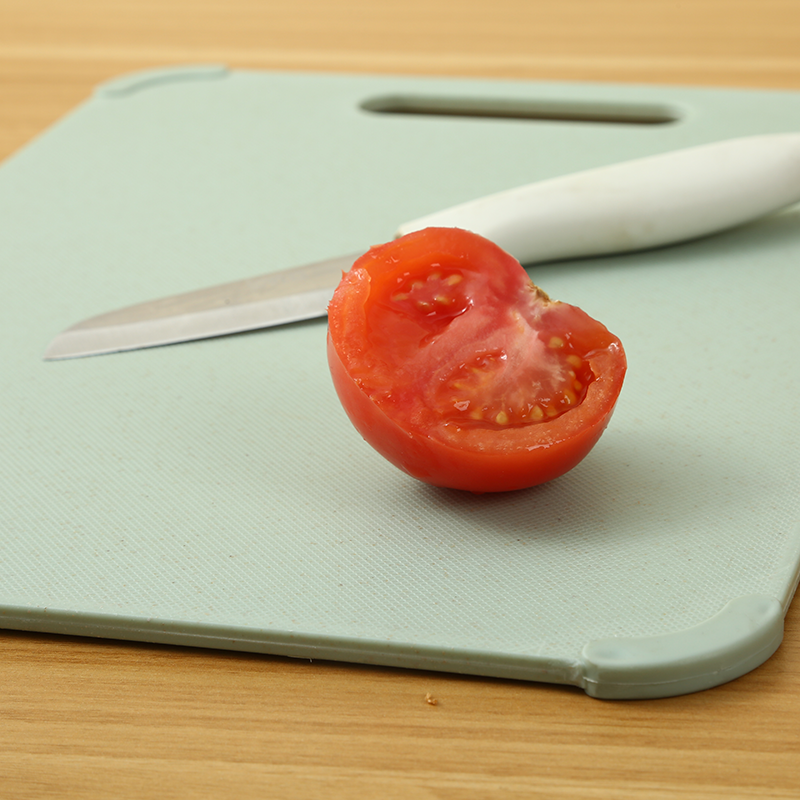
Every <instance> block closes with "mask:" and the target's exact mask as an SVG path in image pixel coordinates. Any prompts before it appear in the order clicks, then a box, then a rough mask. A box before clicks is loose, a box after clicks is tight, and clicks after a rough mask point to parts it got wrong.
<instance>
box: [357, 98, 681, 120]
mask: <svg viewBox="0 0 800 800" xmlns="http://www.w3.org/2000/svg"><path fill="white" fill-rule="evenodd" d="M361 108H362V109H363V110H364V111H369V112H372V113H375V114H408V115H422V116H434V117H479V118H489V119H522V120H538V121H548V122H599V123H613V124H617V125H619V124H625V125H669V124H671V123H675V122H678V121H679V120H680V119H681V114H680V112H679V111H678V110H677V109H675V108H670V107H669V106H666V105H655V104H650V103H622V102H619V103H615V102H603V101H588V100H587V101H582V100H526V99H517V98H507V99H503V98H495V97H483V98H481V97H434V96H426V95H407V94H406V95H385V96H381V97H371V98H369V99H368V100H365V101H364V102H362V103H361Z"/></svg>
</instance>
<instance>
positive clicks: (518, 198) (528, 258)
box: [398, 133, 800, 264]
mask: <svg viewBox="0 0 800 800" xmlns="http://www.w3.org/2000/svg"><path fill="white" fill-rule="evenodd" d="M798 200H800V134H795V133H782V134H768V135H763V136H749V137H745V138H741V139H730V140H727V141H723V142H717V143H714V144H707V145H701V146H699V147H691V148H688V149H685V150H676V151H674V152H671V153H665V154H663V155H656V156H649V157H647V158H640V159H636V160H634V161H626V162H623V163H621V164H614V165H612V166H607V167H600V168H598V169H592V170H587V171H586V172H578V173H575V174H573V175H567V176H565V177H563V178H554V179H551V180H545V181H541V182H539V183H532V184H529V185H527V186H520V187H518V188H516V189H510V190H508V191H504V192H499V193H498V194H493V195H489V196H487V197H483V198H481V199H479V200H473V201H471V202H468V203H463V204H461V205H458V206H454V207H452V208H449V209H446V210H444V211H439V212H437V213H435V214H430V215H428V216H426V217H421V218H420V219H416V220H414V221H412V222H408V223H406V224H405V225H403V226H401V228H400V229H399V231H398V235H403V234H406V233H410V232H411V231H414V230H419V229H421V228H427V227H430V226H443V227H457V228H466V229H468V230H471V231H474V232H475V233H479V234H481V235H482V236H485V237H486V238H488V239H491V240H492V241H494V242H495V243H496V244H498V245H499V246H500V247H502V248H503V249H504V250H507V251H508V252H510V253H511V254H512V255H514V256H515V257H516V258H517V259H518V260H520V261H522V262H523V263H528V264H531V263H535V262H541V261H553V260H557V259H565V258H578V257H581V256H588V255H601V254H604V253H618V252H623V251H627V250H642V249H646V248H648V247H657V246H659V245H665V244H671V243H673V242H679V241H684V240H686V239H693V238H695V237H698V236H703V235H706V234H710V233H715V232H717V231H721V230H724V229H725V228H730V227H732V226H734V225H739V224H741V223H743V222H747V221H749V220H753V219H756V218H758V217H760V216H763V215H764V214H768V213H770V212H772V211H776V210H778V209H780V208H783V207H785V206H787V205H790V204H791V203H794V202H797V201H798Z"/></svg>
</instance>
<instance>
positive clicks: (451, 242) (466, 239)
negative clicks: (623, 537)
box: [328, 228, 626, 492]
mask: <svg viewBox="0 0 800 800" xmlns="http://www.w3.org/2000/svg"><path fill="white" fill-rule="evenodd" d="M328 319H329V328H328V360H329V364H330V368H331V375H332V377H333V382H334V386H335V388H336V390H337V393H338V395H339V398H340V400H341V402H342V405H343V406H344V409H345V411H346V412H347V414H348V416H349V417H350V419H351V421H352V422H353V424H354V425H355V427H356V428H357V430H358V431H359V432H360V433H361V435H362V436H363V437H364V438H365V439H366V441H367V442H369V443H370V444H371V445H372V446H373V447H374V448H375V449H376V450H378V452H380V453H382V454H383V455H384V456H385V457H386V458H388V459H389V460H390V461H391V462H392V463H394V464H395V465H396V466H398V467H400V469H402V470H404V471H405V472H407V473H408V474H410V475H412V476H413V477H415V478H418V479H420V480H423V481H426V482H428V483H432V484H434V485H437V486H444V487H449V488H456V489H466V490H469V491H473V492H491V491H508V490H513V489H520V488H525V487H528V486H534V485H536V484H539V483H543V482H545V481H548V480H552V479H553V478H556V477H558V476H559V475H562V474H563V473H564V472H566V471H568V470H569V469H572V467H574V466H575V465H576V464H577V463H579V462H580V461H581V460H582V459H583V458H584V457H585V456H586V455H587V454H588V452H589V450H591V448H592V447H593V446H594V444H595V443H596V442H597V440H598V439H599V437H600V435H601V433H602V432H603V430H604V429H605V427H606V425H607V424H608V421H609V419H610V417H611V414H612V412H613V410H614V406H615V403H616V400H617V397H618V395H619V392H620V389H621V388H622V382H623V378H624V375H625V369H626V361H625V353H624V351H623V348H622V345H621V343H620V341H619V339H618V338H617V337H616V336H614V335H613V334H611V333H609V331H608V330H607V329H606V328H605V326H603V325H602V324H601V323H599V322H597V321H596V320H594V319H592V318H591V317H589V316H588V315H587V314H586V313H584V312H583V311H581V310H580V309H579V308H577V307H575V306H571V305H568V304H566V303H560V302H558V301H552V300H550V298H549V297H548V296H547V295H546V294H545V293H544V292H543V291H542V290H541V289H539V288H538V287H536V286H535V285H534V284H533V283H532V282H531V281H530V279H529V277H528V275H527V273H526V272H525V270H524V269H523V268H522V267H521V266H520V264H519V262H517V261H516V260H515V259H514V258H513V257H512V256H510V255H509V254H508V253H506V252H504V251H503V250H502V249H500V248H499V247H497V245H495V244H493V243H492V242H490V241H488V240H487V239H484V238H482V237H480V236H478V235H476V234H473V233H470V232H468V231H463V230H459V229H456V228H428V229H426V230H424V231H418V232H416V233H411V234H408V235H407V236H404V237H401V238H400V239H396V240H394V241H392V242H389V243H388V244H385V245H380V246H377V247H374V248H372V249H371V250H369V251H368V252H367V253H366V254H365V255H363V256H362V257H361V258H359V259H358V260H357V261H356V263H355V264H354V265H353V268H352V269H351V270H350V272H348V273H346V274H345V275H344V276H343V278H342V282H341V283H340V285H339V287H338V288H337V290H336V292H335V294H334V297H333V300H332V301H331V304H330V306H329V309H328Z"/></svg>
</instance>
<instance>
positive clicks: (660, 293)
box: [0, 65, 800, 698]
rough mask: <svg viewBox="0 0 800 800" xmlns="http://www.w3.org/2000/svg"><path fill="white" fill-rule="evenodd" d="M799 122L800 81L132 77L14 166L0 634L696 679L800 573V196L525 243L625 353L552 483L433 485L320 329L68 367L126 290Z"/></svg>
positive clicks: (588, 683) (542, 271)
mask: <svg viewBox="0 0 800 800" xmlns="http://www.w3.org/2000/svg"><path fill="white" fill-rule="evenodd" d="M797 129H800V95H797V94H794V93H788V92H748V91H718V90H702V89H688V88H679V87H674V88H670V87H661V88H654V87H649V86H641V87H638V86H615V85H599V84H591V85H589V84H583V85H582V84H570V83H537V82H521V81H506V82H498V81H474V80H466V81H461V80H438V79H420V78H415V79H406V78H390V77H368V76H359V77H355V76H340V75H337V76H334V75H313V74H287V73H263V72H247V71H241V72H230V71H227V70H225V69H224V68H222V67H216V66H213V65H211V66H199V67H188V68H186V69H178V70H169V71H165V72H152V73H144V74H137V75H133V76H127V77H123V78H121V79H119V80H117V81H112V82H111V83H108V84H106V85H104V86H101V87H99V88H98V90H97V91H96V92H95V94H94V95H93V96H92V97H91V98H90V99H89V100H87V101H86V102H85V103H84V104H82V105H81V106H80V107H78V108H77V109H75V110H74V112H73V113H71V114H70V115H68V116H67V117H66V118H65V119H63V120H61V121H60V122H58V123H57V124H56V125H55V126H54V127H53V128H52V129H50V130H48V131H46V132H45V133H43V134H42V135H41V136H40V137H38V138H37V139H36V140H35V141H33V142H31V143H30V144H29V145H28V146H26V147H25V148H23V149H22V150H21V151H20V152H18V153H16V154H15V155H14V156H12V157H11V158H9V159H8V160H7V161H6V162H5V163H4V164H3V165H2V166H1V167H0V265H1V266H0V270H1V272H0V274H1V275H2V288H3V292H2V297H3V299H4V309H3V313H2V314H1V315H0V326H1V328H2V334H1V335H0V353H1V354H2V360H1V361H0V363H2V372H0V398H1V402H0V420H1V421H2V422H1V424H2V448H1V449H0V469H1V470H2V481H0V626H2V627H5V628H8V629H19V630H31V631H47V632H56V633H64V634H80V635H87V636H97V637H115V638H121V639H130V640H141V641H148V642H165V643H172V644H185V645H199V646H203V647H215V648H228V649H234V650H247V651H253V652H262V653H271V654H279V655H285V656H295V657H298V658H325V659H336V660H342V661H353V662H360V663H370V664H383V665H394V666H398V667H413V668H424V669H431V670H443V671H451V672H457V673H466V674H474V675H486V676H501V677H506V678H515V679H522V680H530V681H548V682H557V683H565V684H573V685H576V686H580V687H582V688H583V689H585V691H586V692H587V693H588V694H590V695H592V696H596V697H618V698H632V697H660V696H667V695H675V694H681V693H685V692H690V691H696V690H700V689H706V688H709V687H712V686H715V685H717V684H720V683H723V682H725V681H728V680H731V679H734V678H736V677H738V676H740V675H742V674H744V673H745V672H747V671H749V670H751V669H753V668H755V667H757V666H758V665H759V664H761V663H762V662H763V661H764V660H766V659H767V658H768V657H769V656H770V655H771V654H772V653H773V652H774V651H775V649H776V648H777V647H778V646H779V643H780V641H781V636H782V630H783V617H784V614H785V612H786V609H787V607H788V605H789V603H790V601H791V598H792V596H793V594H794V591H795V588H796V586H797V581H798V564H799V563H800V526H798V517H800V509H799V508H798V505H799V504H798V500H799V499H800V493H799V492H798V486H799V485H800V426H799V425H798V419H799V418H800V417H799V415H798V398H800V372H799V371H798V370H797V368H796V365H795V363H794V362H795V354H796V342H797V341H798V337H800V315H798V296H799V295H800V269H798V264H800V211H798V209H796V208H795V209H789V210H787V211H785V212H783V213H781V214H777V215H774V216H772V217H769V218H766V219H763V220H761V221H759V222H756V223H753V224H751V225H748V226H745V227H741V228H739V229H736V230H733V231H730V232H728V233H724V234H720V235H717V236H714V237H709V238H705V239H701V240H697V241H694V242H690V243H686V244H682V245H678V246H674V247H668V248H662V249H658V250H653V251H650V252H646V253H638V254H628V255H624V256H613V257H604V258H596V259H586V260H580V261H571V262H565V263H558V264H551V265H540V266H535V267H531V268H530V271H531V275H532V276H533V278H534V280H535V281H536V282H537V283H538V284H539V285H540V286H541V287H542V288H543V289H545V290H546V291H547V292H548V293H549V294H550V295H551V296H554V297H556V298H558V299H562V300H564V301H567V302H570V303H573V304H575V305H579V306H581V307H583V308H584V309H585V310H586V311H587V312H588V313H589V314H590V315H592V316H594V317H596V318H598V319H600V320H602V321H603V322H604V323H605V324H606V325H607V326H608V327H609V328H610V329H611V330H612V331H614V333H616V334H617V335H619V336H620V338H621V339H622V341H623V342H624V344H625V347H626V350H627V354H628V359H629V373H628V378H627V381H626V385H625V387H624V390H623V393H622V396H621V398H620V401H619V404H618V407H617V411H616V413H615V416H614V418H613V420H612V422H611V425H610V427H609V429H608V430H607V432H606V434H605V435H604V437H603V438H602V440H601V441H600V443H599V444H598V446H597V447H596V448H595V449H594V450H593V451H592V453H591V454H590V456H589V457H588V458H587V459H586V460H585V461H584V462H583V463H582V464H581V465H579V466H578V467H577V468H576V469H574V470H573V471H572V472H570V473H569V474H567V475H566V476H564V477H562V478H559V479H558V480H556V481H553V482H551V483H549V484H546V485H544V486H539V487H536V488H533V489H530V490H526V491H519V492H515V493H509V494H498V495H483V496H477V495H471V494H466V493H461V492H457V491H448V490H441V489H436V488H433V487H430V486H426V485H423V484H421V483H418V482H416V481H414V480H413V479H411V478H409V477H407V476H406V475H404V474H402V473H400V472H399V471H398V470H396V469H395V468H394V467H392V466H391V465H389V464H388V463H386V462H384V461H383V460H382V458H381V457H380V456H378V455H377V454H376V453H374V452H373V451H372V450H371V449H370V448H369V446H367V445H366V444H365V443H364V442H363V441H362V440H361V439H360V437H359V436H358V434H357V433H356V432H355V430H354V429H353V428H352V426H351V425H350V423H349V422H348V420H347V418H346V417H345V415H344V412H343V411H342V409H341V407H340V405H339V403H338V401H337V398H336V396H335V393H334V391H333V388H332V386H331V382H330V378H329V375H328V369H327V365H326V358H325V335H326V324H325V321H324V320H315V321H310V322H305V323H300V324H294V325H287V326H284V327H281V328H278V329H273V330H269V331H260V332H255V333H250V334H243V335H237V336H230V337H224V338H219V339H214V340H207V341H202V342H194V343H189V344H184V345H177V346H170V347H163V348H155V349H149V350H142V351H137V352H130V353H124V354H117V355H112V356H99V357H94V358H87V359H79V360H72V361H63V362H44V361H43V360H42V353H43V351H44V348H45V347H46V345H47V344H48V342H49V340H50V339H51V337H52V336H54V335H55V334H56V333H57V332H59V331H60V330H62V329H63V328H65V327H67V326H69V325H70V324H72V323H75V322H77V321H79V320H81V319H83V318H85V317H88V316H92V315H95V314H98V313H101V312H104V311H108V310H111V309H114V308H116V307H119V306H123V305H128V304H131V303H136V302H140V301H145V300H148V299H152V298H156V297H160V296H163V295H167V294H171V293H175V292H181V291H188V290H191V289H195V288H199V287H202V286H207V285H212V284H215V283H219V282H223V281H230V280H234V279H237V278H244V277H247V276H251V275H255V274H259V273H262V272H267V271H272V270H276V269H280V268H283V267H287V266H291V265H295V264H300V263H304V262H308V261H313V260H316V259H321V258H325V257H328V256H332V255H339V254H341V253H347V252H352V251H357V250H365V249H366V248H367V247H368V246H370V245H372V244H376V243H379V242H382V241H386V240H388V239H389V238H391V237H392V235H393V233H394V230H395V229H396V227H397V225H398V224H400V223H401V222H404V221H405V220H408V219H413V218H416V217H419V216H421V215H423V214H426V213H428V212H431V211H434V210H437V209H439V208H444V207H447V206H449V205H453V204H455V203H458V202H461V201H465V200H468V199H471V198H473V197H477V196H480V195H482V194H486V193H489V192H494V191H499V190H501V189H505V188H510V187H512V186H516V185H520V184H523V183H527V182H531V181H535V180H539V179H544V178H549V177H553V176H556V175H559V174H563V173H567V172H572V171H577V170H581V169H585V168H589V167H594V166H599V165H602V164H608V163H612V162H615V161H621V160H625V159H629V158H634V157H638V156H645V155H649V154H654V153H659V152H664V151H667V150H671V149H676V148H679V147H683V146H688V145H692V144H699V143H704V142H710V141H714V140H718V139H723V138H730V137H734V136H740V135H747V134H756V133H765V132H777V131H794V130H797Z"/></svg>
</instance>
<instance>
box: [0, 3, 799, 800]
mask: <svg viewBox="0 0 800 800" xmlns="http://www.w3.org/2000/svg"><path fill="white" fill-rule="evenodd" d="M208 62H224V63H226V64H228V65H230V66H232V67H253V68H265V69H293V70H315V71H318V70H326V71H348V72H371V73H399V74H403V73H405V74H429V75H444V76H451V75H465V76H483V77H504V78H525V79H535V78H544V79H557V80H561V79H563V80H580V81H622V82H635V83H646V82H652V83H671V84H694V85H714V86H741V87H751V88H752V87H760V88H765V89H768V88H788V89H800V3H798V2H797V0H693V2H688V0H686V1H685V2H677V1H676V0H495V1H494V2H492V3H477V2H470V0H403V2H399V1H398V0H330V1H329V2H325V0H227V2H223V0H193V2H188V0H72V2H69V3H66V2H63V0H37V1H36V2H32V0H0V159H2V158H5V157H6V156H7V155H9V154H10V153H12V152H13V151H14V150H16V149H17V148H19V147H21V146H22V145H24V144H25V143H26V142H28V141H30V140H31V139H32V138H33V137H34V136H36V134H38V133H39V132H40V131H42V130H43V129H44V128H46V127H47V126H48V125H50V124H51V123H52V122H54V121H55V120H56V119H57V118H59V117H60V116H61V115H63V114H64V113H66V112H67V111H69V110H70V109H71V108H72V107H74V106H75V105H76V104H77V103H79V102H80V101H81V100H83V99H84V98H85V97H86V96H87V95H88V94H89V93H90V92H91V90H92V87H93V86H94V85H96V84H97V83H99V82H101V81H103V80H106V79H108V78H111V77H113V76H115V75H118V74H120V73H124V72H128V71H131V70H136V69H142V68H148V67H160V66H165V65H169V64H177V63H208ZM10 268H13V265H5V264H4V265H0V270H3V269H10ZM0 479H2V475H0ZM0 535H2V531H0ZM426 697H427V699H426ZM40 797H45V798H46V797H59V798H68V797H80V798H83V797H86V798H110V797H113V798H128V797H130V798H134V797H136V798H149V797H170V798H184V797H186V798H189V797H192V798H195V797H196V798H205V797H208V798H224V797H236V798H256V797H257V798H278V797H292V798H320V797H325V798H372V797H375V798H387V799H388V800H392V798H436V800H451V799H452V800H456V798H458V800H462V799H463V800H473V799H476V800H477V798H495V797H498V798H499V797H510V798H516V797H519V798H523V797H524V798H529V797H530V798H593V799H594V798H617V799H619V800H626V799H627V798H637V799H638V798H676V797H681V798H698V800H700V799H702V798H715V800H720V799H721V798H798V797H800V611H798V609H797V608H796V607H795V608H793V609H791V610H790V612H789V614H788V616H787V620H786V637H785V641H784V644H783V645H782V646H781V648H780V650H779V651H778V653H777V654H776V655H775V656H774V657H773V658H771V659H770V660H769V661H768V662H767V663H766V664H764V665H763V666H762V667H760V668H759V669H757V670H755V671H754V672H752V673H750V674H749V675H746V676H744V677H743V678H740V679H739V680H737V681H734V682H732V683H730V684H727V685H725V686H721V687H718V688H716V689H713V690H711V691H708V692H702V693H698V694H694V695H689V696H685V697H678V698H671V699H665V700H654V701H652V700H651V701H635V702H634V701H626V702H603V701H598V700H593V699H590V698H588V697H587V696H585V695H584V694H583V693H582V692H580V691H578V690H575V689H572V688H568V687H560V686H548V685H544V684H526V683H520V682H514V681H502V680H491V679H480V678H471V677H459V676H453V675H442V674H436V673H426V672H418V671H406V670H393V669H381V668H371V667H359V666H354V665H344V664H335V663H331V662H313V663H311V662H308V661H296V660H291V659H282V658H270V657H263V656H251V655H246V654H237V653H226V652H215V651H209V650H197V649H190V648H176V647H164V646H155V645H153V646H150V645H142V644H132V643H122V642H112V641H102V640H90V639H79V638H71V637H58V636H48V635H39V634H26V633H16V632H0V798H3V800H5V798H9V800H27V798H40Z"/></svg>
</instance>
